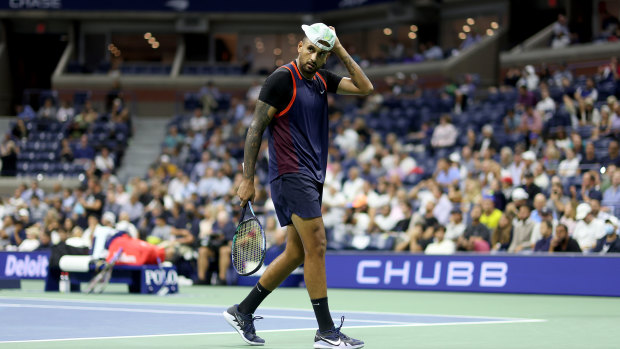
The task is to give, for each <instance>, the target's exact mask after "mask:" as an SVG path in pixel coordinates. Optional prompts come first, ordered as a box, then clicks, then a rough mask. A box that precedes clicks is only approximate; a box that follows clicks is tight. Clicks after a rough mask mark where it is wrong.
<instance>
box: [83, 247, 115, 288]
mask: <svg viewBox="0 0 620 349" xmlns="http://www.w3.org/2000/svg"><path fill="white" fill-rule="evenodd" d="M121 253H123V248H119V249H118V251H116V253H115V254H114V256H112V259H111V260H110V262H109V263H106V264H105V265H104V266H103V268H102V269H101V271H99V273H97V275H95V277H93V278H92V280H90V282H89V283H88V286H86V290H85V291H84V292H85V293H102V292H103V290H104V289H105V288H106V286H108V283H109V282H110V279H111V278H112V269H114V264H116V262H117V261H118V259H119V258H120V257H121Z"/></svg>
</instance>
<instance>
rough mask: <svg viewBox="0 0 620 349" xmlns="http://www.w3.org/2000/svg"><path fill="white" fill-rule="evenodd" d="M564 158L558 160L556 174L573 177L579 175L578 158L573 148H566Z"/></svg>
mask: <svg viewBox="0 0 620 349" xmlns="http://www.w3.org/2000/svg"><path fill="white" fill-rule="evenodd" d="M565 154H566V159H564V160H562V161H560V165H559V166H558V174H559V175H560V176H561V177H574V176H577V175H579V159H577V157H575V152H574V151H573V149H566V151H565Z"/></svg>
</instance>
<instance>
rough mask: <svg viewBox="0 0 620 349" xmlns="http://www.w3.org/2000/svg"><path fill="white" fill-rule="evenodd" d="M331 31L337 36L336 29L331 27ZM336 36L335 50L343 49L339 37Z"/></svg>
mask: <svg viewBox="0 0 620 349" xmlns="http://www.w3.org/2000/svg"><path fill="white" fill-rule="evenodd" d="M329 29H331V30H333V31H334V34H336V28H334V27H332V26H331V25H330V26H329ZM335 36H336V41H335V42H334V48H341V47H342V44H341V43H340V39H338V35H335Z"/></svg>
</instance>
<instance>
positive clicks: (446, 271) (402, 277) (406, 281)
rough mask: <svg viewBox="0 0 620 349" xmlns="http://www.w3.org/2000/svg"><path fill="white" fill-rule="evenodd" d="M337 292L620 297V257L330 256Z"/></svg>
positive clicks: (329, 270)
mask: <svg viewBox="0 0 620 349" xmlns="http://www.w3.org/2000/svg"><path fill="white" fill-rule="evenodd" d="M326 258H327V262H326V263H327V284H328V286H329V287H337V288H373V289H399V290H425V291H431V290H432V291H465V292H501V293H540V294H570V295H593V296H620V277H618V275H619V273H620V256H619V257H606V256H582V255H579V256H559V255H533V256H514V255H471V254H463V255H452V256H428V255H417V254H383V253H377V254H374V253H373V254H360V253H352V254H328V255H327V257H326Z"/></svg>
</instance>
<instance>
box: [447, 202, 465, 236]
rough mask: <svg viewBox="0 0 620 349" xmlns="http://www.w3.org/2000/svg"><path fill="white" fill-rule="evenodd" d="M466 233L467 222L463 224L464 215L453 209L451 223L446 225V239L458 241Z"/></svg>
mask: <svg viewBox="0 0 620 349" xmlns="http://www.w3.org/2000/svg"><path fill="white" fill-rule="evenodd" d="M464 231H465V222H463V213H462V212H461V210H459V209H458V208H453V209H452V211H451V212H450V222H449V223H448V224H447V225H446V233H445V235H446V236H445V238H446V239H448V240H453V241H456V239H458V238H459V236H461V235H463V232H464Z"/></svg>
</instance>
